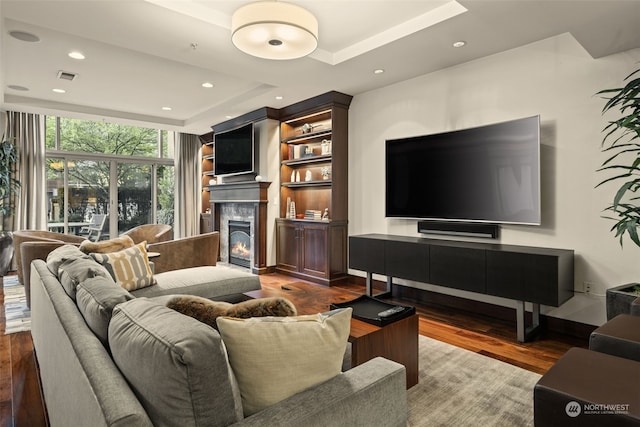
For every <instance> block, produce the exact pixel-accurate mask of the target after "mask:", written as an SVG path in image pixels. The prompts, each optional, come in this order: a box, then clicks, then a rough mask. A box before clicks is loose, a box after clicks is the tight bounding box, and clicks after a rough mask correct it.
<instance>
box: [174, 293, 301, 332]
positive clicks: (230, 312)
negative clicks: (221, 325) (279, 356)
mask: <svg viewBox="0 0 640 427" xmlns="http://www.w3.org/2000/svg"><path fill="white" fill-rule="evenodd" d="M167 307H169V308H170V309H173V310H176V311H177V312H179V313H182V314H184V315H186V316H190V317H193V318H194V319H196V320H199V321H200V322H202V323H206V324H207V325H209V326H211V327H212V328H214V329H216V330H217V329H218V326H217V325H216V319H217V318H218V317H220V316H229V317H237V318H241V319H247V318H249V317H263V316H277V317H285V316H295V315H296V314H297V311H296V308H295V307H294V305H293V303H291V301H289V300H288V299H285V298H258V299H251V300H247V301H243V302H241V303H238V304H231V303H228V302H224V301H212V300H209V299H206V298H202V297H198V296H194V295H180V296H176V297H175V298H171V299H170V300H169V301H168V302H167Z"/></svg>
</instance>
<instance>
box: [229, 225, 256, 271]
mask: <svg viewBox="0 0 640 427" xmlns="http://www.w3.org/2000/svg"><path fill="white" fill-rule="evenodd" d="M229 263H230V264H235V265H239V266H242V267H246V268H250V267H251V224H250V223H249V222H245V221H229Z"/></svg>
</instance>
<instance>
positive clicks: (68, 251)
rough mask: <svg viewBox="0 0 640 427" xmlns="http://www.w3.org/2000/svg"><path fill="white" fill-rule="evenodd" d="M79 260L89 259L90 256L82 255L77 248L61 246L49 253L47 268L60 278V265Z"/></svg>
mask: <svg viewBox="0 0 640 427" xmlns="http://www.w3.org/2000/svg"><path fill="white" fill-rule="evenodd" d="M78 258H88V255H86V254H84V253H82V252H81V251H80V249H78V247H77V246H73V245H64V246H60V247H59V248H55V249H54V250H52V251H51V252H49V254H48V255H47V261H46V262H47V267H48V268H49V271H51V272H52V273H53V274H55V275H56V277H58V268H60V265H61V264H62V263H63V262H65V261H69V260H71V259H78Z"/></svg>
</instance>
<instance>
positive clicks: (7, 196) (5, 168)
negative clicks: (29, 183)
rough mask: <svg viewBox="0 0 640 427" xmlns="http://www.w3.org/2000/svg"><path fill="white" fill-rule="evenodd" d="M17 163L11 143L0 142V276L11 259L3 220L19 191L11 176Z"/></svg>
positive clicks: (10, 244) (8, 234) (9, 237)
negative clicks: (13, 196)
mask: <svg viewBox="0 0 640 427" xmlns="http://www.w3.org/2000/svg"><path fill="white" fill-rule="evenodd" d="M17 162H18V153H17V150H16V147H15V145H14V144H13V142H12V141H9V140H4V141H2V142H0V276H4V275H5V274H7V271H9V268H10V267H11V260H12V258H13V235H12V233H11V230H8V231H7V230H5V219H7V218H10V217H11V215H13V211H14V205H13V203H12V198H11V196H12V195H13V194H16V193H17V192H18V190H19V189H20V181H18V180H17V179H16V178H15V177H14V175H13V174H14V169H15V165H16V163H17Z"/></svg>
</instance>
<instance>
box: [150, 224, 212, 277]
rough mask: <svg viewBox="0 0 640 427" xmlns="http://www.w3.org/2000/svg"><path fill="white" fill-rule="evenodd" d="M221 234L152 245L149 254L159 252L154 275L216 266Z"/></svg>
mask: <svg viewBox="0 0 640 427" xmlns="http://www.w3.org/2000/svg"><path fill="white" fill-rule="evenodd" d="M219 242H220V233H218V232H217V231H214V232H212V233H205V234H199V235H197V236H191V237H184V238H181V239H175V240H169V241H166V242H158V243H151V244H149V245H148V251H149V252H157V253H159V254H160V256H159V257H157V258H153V264H154V273H163V272H165V271H172V270H179V269H181V268H191V267H202V266H205V265H216V261H217V260H218V244H219Z"/></svg>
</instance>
